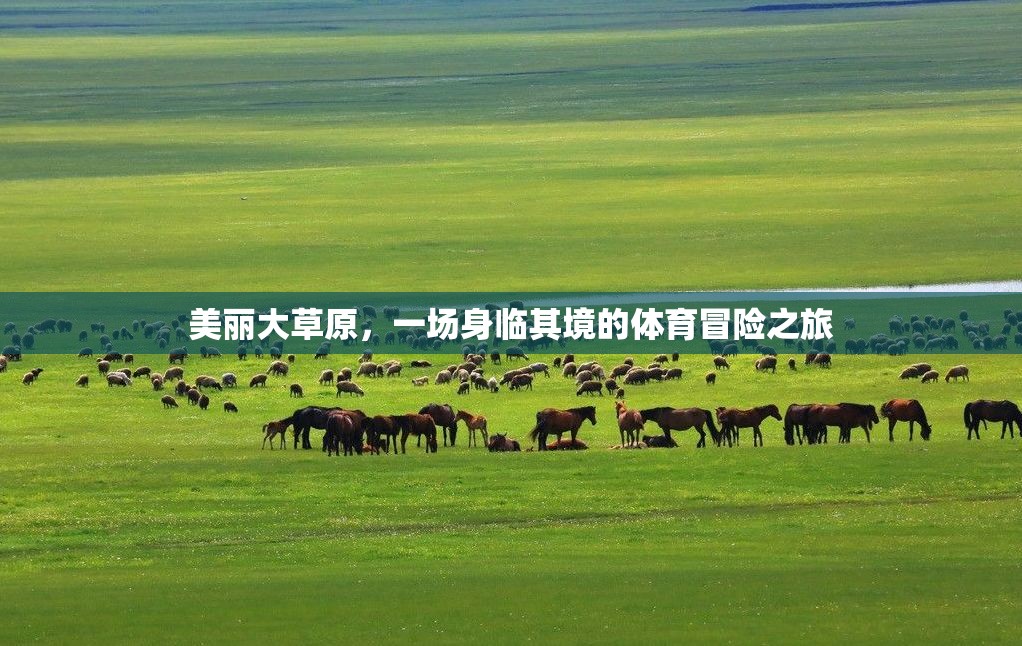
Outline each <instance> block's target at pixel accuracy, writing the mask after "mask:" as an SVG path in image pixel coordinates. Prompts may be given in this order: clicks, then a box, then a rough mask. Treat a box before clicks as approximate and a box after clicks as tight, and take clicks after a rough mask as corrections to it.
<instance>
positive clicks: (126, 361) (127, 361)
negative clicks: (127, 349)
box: [124, 354, 135, 363]
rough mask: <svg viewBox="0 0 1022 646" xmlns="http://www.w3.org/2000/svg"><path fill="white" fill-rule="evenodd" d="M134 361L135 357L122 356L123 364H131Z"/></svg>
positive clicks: (131, 355)
mask: <svg viewBox="0 0 1022 646" xmlns="http://www.w3.org/2000/svg"><path fill="white" fill-rule="evenodd" d="M134 361H135V355H133V354H126V355H124V363H133V362H134Z"/></svg>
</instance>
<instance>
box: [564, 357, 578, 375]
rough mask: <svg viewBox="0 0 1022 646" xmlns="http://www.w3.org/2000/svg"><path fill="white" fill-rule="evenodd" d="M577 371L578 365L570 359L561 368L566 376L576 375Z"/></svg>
mask: <svg viewBox="0 0 1022 646" xmlns="http://www.w3.org/2000/svg"><path fill="white" fill-rule="evenodd" d="M577 373H578V366H576V365H575V364H574V363H572V362H570V361H569V362H568V363H566V364H564V367H563V368H562V369H561V375H562V376H564V377H574V376H575V375H576V374H577Z"/></svg>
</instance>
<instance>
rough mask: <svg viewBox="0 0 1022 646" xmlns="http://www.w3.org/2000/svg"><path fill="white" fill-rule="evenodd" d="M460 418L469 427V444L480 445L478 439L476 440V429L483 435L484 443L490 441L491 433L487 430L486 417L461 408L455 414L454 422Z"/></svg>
mask: <svg viewBox="0 0 1022 646" xmlns="http://www.w3.org/2000/svg"><path fill="white" fill-rule="evenodd" d="M458 420H461V421H463V422H465V427H466V428H468V445H469V446H472V445H473V444H475V445H476V446H479V442H478V440H476V431H479V432H480V433H482V435H483V444H488V443H489V433H488V432H487V430H486V417H484V416H482V415H473V414H472V413H470V412H468V411H464V410H459V411H458V412H457V414H456V415H455V416H454V422H455V423H457V422H458Z"/></svg>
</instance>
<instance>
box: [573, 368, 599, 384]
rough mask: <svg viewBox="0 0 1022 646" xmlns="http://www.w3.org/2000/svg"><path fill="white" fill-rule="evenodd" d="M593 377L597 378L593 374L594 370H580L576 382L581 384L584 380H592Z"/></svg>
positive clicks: (576, 375)
mask: <svg viewBox="0 0 1022 646" xmlns="http://www.w3.org/2000/svg"><path fill="white" fill-rule="evenodd" d="M593 379H596V377H595V376H594V375H593V371H592V370H579V371H578V372H577V373H576V374H575V383H576V384H581V383H584V382H587V381H592V380H593Z"/></svg>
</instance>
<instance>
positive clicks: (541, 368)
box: [529, 363, 550, 377]
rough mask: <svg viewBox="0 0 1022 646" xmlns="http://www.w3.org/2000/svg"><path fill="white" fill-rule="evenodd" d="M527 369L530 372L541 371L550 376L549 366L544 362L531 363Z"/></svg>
mask: <svg viewBox="0 0 1022 646" xmlns="http://www.w3.org/2000/svg"><path fill="white" fill-rule="evenodd" d="M529 369H530V370H532V372H534V373H535V372H542V373H543V374H544V375H546V376H547V377H549V376H550V366H548V365H546V364H545V363H533V364H531V365H530V366H529Z"/></svg>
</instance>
